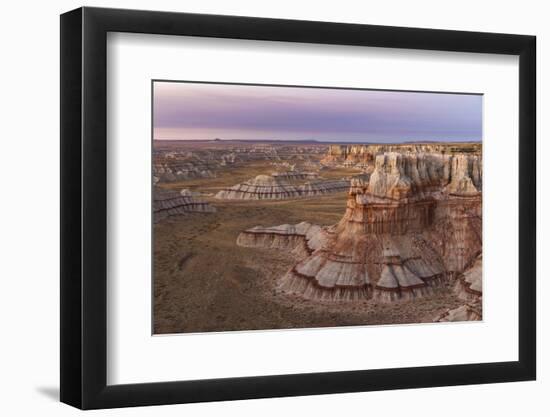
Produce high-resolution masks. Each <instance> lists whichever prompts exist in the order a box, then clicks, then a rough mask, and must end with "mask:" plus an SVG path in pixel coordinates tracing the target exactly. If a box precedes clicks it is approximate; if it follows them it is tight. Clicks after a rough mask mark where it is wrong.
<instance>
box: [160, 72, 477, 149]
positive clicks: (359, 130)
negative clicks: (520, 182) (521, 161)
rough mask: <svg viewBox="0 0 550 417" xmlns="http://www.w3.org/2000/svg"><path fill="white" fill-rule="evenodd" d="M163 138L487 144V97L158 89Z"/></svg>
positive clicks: (164, 85)
mask: <svg viewBox="0 0 550 417" xmlns="http://www.w3.org/2000/svg"><path fill="white" fill-rule="evenodd" d="M153 106H154V109H153V111H154V113H153V115H154V120H153V127H154V138H155V139H181V140H190V139H215V138H220V139H266V140H267V139H268V140H276V139H283V140H307V139H316V140H319V141H334V142H348V141H354V142H358V141H369V142H400V141H411V140H441V141H469V140H481V118H482V96H480V95H463V94H433V93H409V92H394V91H370V90H341V89H323V88H294V87H267V86H247V85H225V84H200V83H178V82H155V83H154V98H153Z"/></svg>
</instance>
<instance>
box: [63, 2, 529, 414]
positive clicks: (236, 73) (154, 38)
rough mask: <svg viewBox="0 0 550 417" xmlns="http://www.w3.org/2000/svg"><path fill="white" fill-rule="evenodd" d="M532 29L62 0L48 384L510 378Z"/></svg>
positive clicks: (377, 384) (356, 386) (118, 392)
mask: <svg viewBox="0 0 550 417" xmlns="http://www.w3.org/2000/svg"><path fill="white" fill-rule="evenodd" d="M535 66H536V65H535V37H533V36H525V35H510V34H494V33H475V32H460V31H447V30H432V29H416V28H402V27H387V26H372V25H357V24H341V23H327V22H312V21H293V20H278V19H265V18H251V17H236V16H215V15H198V14H185V13H168V12H151V11H135V10H118V9H101V8H87V7H85V8H80V9H77V10H74V11H71V12H68V13H65V14H63V15H62V16H61V401H63V402H65V403H67V404H70V405H73V406H75V407H79V408H82V409H93V408H111V407H125V406H139V405H155V404H174V403H188V402H201V401H219V400H235V399H248V398H265V397H278V396H297V395H314V394H326V393H343V392H357V391H374V390H387V389H401V388H420V387H434V386H446V385H463V384H480V383H495V382H506V381H523V380H533V379H535V375H536V350H535V346H536V330H535V329H536V315H535V300H536V294H535V292H536V285H535V278H536V270H535V269H536V268H535V245H536V223H535V222H536V204H535V201H536V195H535V194H536V193H535V178H536V177H535V172H536V165H535V161H536V158H535V155H536V146H535V124H536V123H535V103H536V97H535Z"/></svg>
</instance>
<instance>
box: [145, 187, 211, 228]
mask: <svg viewBox="0 0 550 417" xmlns="http://www.w3.org/2000/svg"><path fill="white" fill-rule="evenodd" d="M215 211H216V208H215V207H213V206H211V205H210V204H209V203H208V202H206V201H203V200H201V199H199V198H197V197H196V196H194V195H192V193H190V192H189V190H182V192H181V193H178V192H175V191H165V190H159V189H157V190H155V192H154V201H153V220H154V222H155V223H157V222H159V221H161V220H162V219H165V218H166V217H169V216H175V215H178V214H186V213H190V212H198V213H213V212H215Z"/></svg>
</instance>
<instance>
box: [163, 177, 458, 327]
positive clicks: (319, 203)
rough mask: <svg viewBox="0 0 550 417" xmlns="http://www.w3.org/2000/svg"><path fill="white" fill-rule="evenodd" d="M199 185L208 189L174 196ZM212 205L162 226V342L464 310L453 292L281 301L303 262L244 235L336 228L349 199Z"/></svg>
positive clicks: (406, 319)
mask: <svg viewBox="0 0 550 417" xmlns="http://www.w3.org/2000/svg"><path fill="white" fill-rule="evenodd" d="M204 181H208V180H204ZM211 181H212V183H213V184H211V185H210V186H211V187H212V189H215V188H216V187H220V186H225V184H222V183H223V182H225V181H223V179H222V181H220V179H219V178H218V179H213V180H211ZM233 182H234V181H233ZM198 185H203V186H205V185H207V184H193V182H192V181H189V183H187V184H186V183H177V184H176V183H174V184H171V186H170V188H179V189H181V188H183V187H184V186H187V187H190V188H195V187H196V186H198ZM205 188H206V187H201V189H203V190H204V189H205ZM213 191H214V190H213ZM208 199H209V201H211V203H212V204H213V205H214V206H215V207H216V208H217V212H216V213H208V214H204V213H190V214H187V215H181V216H174V217H170V218H167V219H165V220H163V221H161V222H160V223H157V224H156V225H155V229H154V314H153V317H154V319H153V321H154V323H153V325H154V333H155V334H166V333H187V332H212V331H229V330H260V329H284V328H304V327H334V326H352V325H368V324H398V323H420V322H432V320H433V319H434V317H436V316H437V315H439V314H441V313H442V312H443V311H445V310H446V309H448V308H455V307H458V306H459V305H461V304H463V302H460V300H458V299H457V298H456V296H455V295H454V294H453V293H452V291H451V288H446V287H443V288H440V289H437V290H436V291H435V292H434V293H433V294H432V295H430V296H427V297H425V298H422V299H418V300H415V301H413V302H397V303H393V304H377V303H375V302H374V301H372V300H369V301H364V302H357V301H355V302H333V303H330V302H324V303H321V302H317V301H315V302H314V301H308V300H303V299H301V298H299V297H295V296H289V295H287V294H283V293H280V292H278V291H277V290H276V286H277V281H278V279H279V278H280V277H281V276H282V275H283V274H284V273H285V272H286V271H287V270H288V269H289V268H290V267H291V266H292V265H293V264H294V262H295V261H296V260H295V259H294V258H293V257H292V255H291V254H289V253H286V252H284V251H281V250H274V249H254V248H243V247H239V246H237V245H236V243H235V242H236V239H237V236H238V234H239V233H240V232H241V231H243V230H245V229H248V228H250V227H253V226H260V225H261V226H273V225H278V224H283V223H290V224H294V223H299V222H301V221H309V222H312V223H315V224H320V225H330V224H334V223H336V222H337V221H338V220H340V218H341V217H342V215H343V213H344V210H345V202H346V193H338V194H332V195H327V196H323V197H317V198H315V199H299V200H285V201H260V202H259V201H250V202H227V201H223V202H222V201H220V200H215V199H213V198H208Z"/></svg>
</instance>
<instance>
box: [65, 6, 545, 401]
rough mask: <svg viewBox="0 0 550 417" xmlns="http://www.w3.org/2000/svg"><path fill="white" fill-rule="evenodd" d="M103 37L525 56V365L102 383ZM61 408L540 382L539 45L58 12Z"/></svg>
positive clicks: (396, 31)
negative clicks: (162, 37) (130, 35)
mask: <svg viewBox="0 0 550 417" xmlns="http://www.w3.org/2000/svg"><path fill="white" fill-rule="evenodd" d="M108 32H131V33H147V34H163V35H175V36H178V35H186V36H199V37H214V38H235V39H254V40H266V41H285V42H305V43H318V44H333V45H358V46H371V47H384V48H405V49H422V50H441V51H457V52H478V53H491V54H508V55H517V56H519V103H518V106H519V107H518V108H519V132H518V135H519V136H518V137H519V155H518V158H519V271H518V272H519V277H520V280H519V294H518V297H519V347H518V348H519V351H518V352H519V358H518V361H513V362H496V363H477V364H467V365H445V366H427V367H412V368H397V369H376V370H357V371H345V372H326V373H310V374H292V375H273V376H257V377H239V378H224V379H209V380H198V381H174V382H161V383H141V384H128V385H112V386H109V385H107V383H106V381H107V378H106V376H107V334H106V329H107V303H106V300H107V272H106V257H107V253H106V245H107V181H108V178H107V163H106V162H107V139H106V127H107V111H106V93H107V87H106V85H107V73H106V46H107V41H106V39H107V33H108ZM60 56H61V310H60V314H61V401H62V402H64V403H67V404H70V405H72V406H75V407H78V408H81V409H95V408H111V407H124V406H143V405H156V404H175V403H191V402H201V401H219V400H238V399H250V398H266V397H282V396H298V395H314V394H328V393H344V392H357V391H377V390H388V389H402V388H422V387H435V386H449V385H464V384H482V383H496V382H507V381H526V380H534V379H535V377H536V304H535V302H536V285H535V275H536V267H535V265H536V262H535V261H536V259H535V257H536V250H535V249H536V144H535V135H536V131H535V124H536V115H535V108H536V91H535V87H536V81H535V80H536V77H535V75H536V73H535V67H536V65H535V63H536V38H535V37H534V36H524V35H510V34H495V33H481V32H462V31H449V30H432V29H415V28H404V27H388V26H372V25H358V24H342V23H326V22H313V21H296V20H279V19H265V18H251V17H234V16H218V15H201V14H186V13H170V12H156V11H137V10H120V9H102V8H88V7H84V8H79V9H76V10H73V11H70V12H67V13H65V14H63V15H61V53H60Z"/></svg>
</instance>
